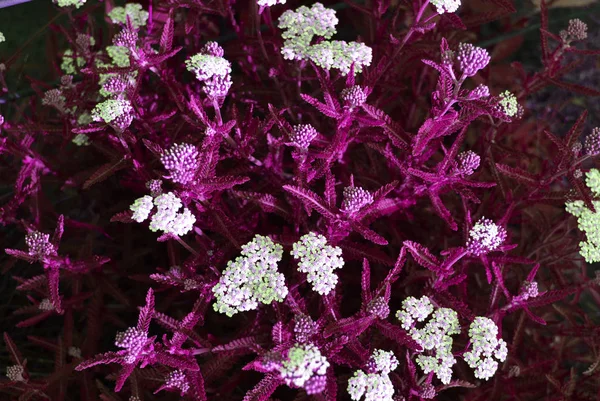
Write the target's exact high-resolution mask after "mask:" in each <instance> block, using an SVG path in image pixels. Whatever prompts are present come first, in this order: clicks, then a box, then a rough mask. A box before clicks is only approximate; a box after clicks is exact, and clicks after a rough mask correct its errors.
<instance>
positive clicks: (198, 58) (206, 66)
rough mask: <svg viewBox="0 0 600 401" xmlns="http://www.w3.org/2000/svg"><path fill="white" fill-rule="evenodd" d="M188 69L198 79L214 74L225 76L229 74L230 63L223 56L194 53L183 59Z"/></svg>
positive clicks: (210, 76) (205, 78)
mask: <svg viewBox="0 0 600 401" xmlns="http://www.w3.org/2000/svg"><path fill="white" fill-rule="evenodd" d="M185 65H186V67H187V69H188V71H190V72H193V73H194V74H196V78H197V79H198V80H199V81H204V80H207V79H210V78H212V77H213V76H215V75H219V76H226V75H229V74H231V63H230V62H229V61H227V60H225V59H224V58H223V57H216V56H212V55H210V54H196V55H194V56H192V57H191V58H190V59H188V60H186V61H185Z"/></svg>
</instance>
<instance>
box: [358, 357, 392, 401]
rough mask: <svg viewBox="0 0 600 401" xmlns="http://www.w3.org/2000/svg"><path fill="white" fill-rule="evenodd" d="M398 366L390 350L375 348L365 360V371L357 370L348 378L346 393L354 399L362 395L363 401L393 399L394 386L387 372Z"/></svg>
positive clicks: (387, 400)
mask: <svg viewBox="0 0 600 401" xmlns="http://www.w3.org/2000/svg"><path fill="white" fill-rule="evenodd" d="M397 367H398V360H397V359H396V357H395V356H394V354H393V353H392V352H390V351H383V350H380V349H376V350H375V351H373V354H372V355H371V358H370V359H369V361H368V362H367V373H365V372H363V371H362V370H357V371H355V372H354V375H353V376H352V377H351V378H350V379H349V380H348V394H350V398H351V399H352V400H354V401H358V400H360V399H361V398H362V397H363V396H364V397H365V401H393V400H394V399H393V398H392V397H393V396H394V386H393V385H392V382H391V380H390V378H389V373H390V372H391V371H392V370H394V369H396V368H397Z"/></svg>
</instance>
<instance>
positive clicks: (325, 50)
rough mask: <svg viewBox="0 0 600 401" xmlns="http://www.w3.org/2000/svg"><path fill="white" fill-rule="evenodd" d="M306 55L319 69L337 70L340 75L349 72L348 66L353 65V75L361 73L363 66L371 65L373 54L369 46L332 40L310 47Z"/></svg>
mask: <svg viewBox="0 0 600 401" xmlns="http://www.w3.org/2000/svg"><path fill="white" fill-rule="evenodd" d="M307 55H308V58H309V59H310V60H312V61H313V62H314V63H315V64H316V65H318V66H319V67H321V68H323V69H325V70H329V69H331V68H335V69H338V70H340V71H341V72H342V74H344V75H347V74H348V73H349V72H350V66H351V65H352V64H354V73H355V74H356V73H360V72H362V69H363V67H364V66H369V65H371V60H372V59H373V53H372V50H371V48H370V47H369V46H366V45H364V44H363V43H358V42H350V43H347V42H344V41H340V40H333V41H331V42H321V43H319V44H317V45H314V46H310V48H308V50H307Z"/></svg>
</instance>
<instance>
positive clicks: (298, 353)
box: [279, 344, 329, 387]
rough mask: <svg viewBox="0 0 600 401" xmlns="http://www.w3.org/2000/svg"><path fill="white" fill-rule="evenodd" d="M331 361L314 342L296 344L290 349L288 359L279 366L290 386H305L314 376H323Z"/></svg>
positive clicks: (282, 376)
mask: <svg viewBox="0 0 600 401" xmlns="http://www.w3.org/2000/svg"><path fill="white" fill-rule="evenodd" d="M328 367H329V362H328V361H327V359H326V358H325V356H323V355H322V354H321V351H319V348H317V347H316V346H315V345H314V344H296V345H295V346H294V347H292V348H291V349H290V350H289V353H288V359H287V360H285V361H284V362H283V363H282V364H281V367H280V368H279V373H280V376H281V378H282V379H283V380H284V381H285V383H286V384H287V385H288V386H295V387H304V385H305V384H306V382H307V381H308V380H309V379H311V378H312V377H313V376H323V375H325V372H326V371H327V368H328Z"/></svg>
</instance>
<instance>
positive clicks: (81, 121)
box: [77, 111, 94, 125]
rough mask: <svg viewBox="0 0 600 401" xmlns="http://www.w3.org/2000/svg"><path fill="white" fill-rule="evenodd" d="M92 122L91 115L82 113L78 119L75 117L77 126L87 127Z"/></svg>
mask: <svg viewBox="0 0 600 401" xmlns="http://www.w3.org/2000/svg"><path fill="white" fill-rule="evenodd" d="M92 121H94V120H92V115H91V114H90V113H88V112H87V111H86V112H83V113H82V114H81V115H80V116H79V117H77V125H88V124H89V123H91V122H92Z"/></svg>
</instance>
